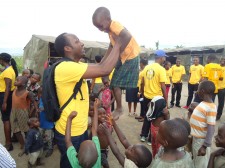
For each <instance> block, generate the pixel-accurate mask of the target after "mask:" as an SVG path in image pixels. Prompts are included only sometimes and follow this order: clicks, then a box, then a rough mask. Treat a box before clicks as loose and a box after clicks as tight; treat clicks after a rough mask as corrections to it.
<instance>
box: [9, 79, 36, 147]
mask: <svg viewBox="0 0 225 168" xmlns="http://www.w3.org/2000/svg"><path fill="white" fill-rule="evenodd" d="M27 82H28V79H27V77H25V76H18V77H17V78H16V81H15V83H14V86H16V89H15V90H14V92H13V95H12V113H11V116H10V122H11V129H12V131H13V133H14V134H15V135H16V138H17V140H18V141H19V143H20V145H21V146H20V148H21V149H23V148H24V138H23V135H22V134H21V132H24V133H25V134H26V133H27V131H28V130H29V127H28V125H27V121H28V119H29V111H30V103H34V105H35V109H36V110H37V104H36V102H35V100H34V96H33V93H32V92H29V91H27V90H26V86H27Z"/></svg>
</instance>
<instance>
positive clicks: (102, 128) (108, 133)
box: [99, 123, 110, 135]
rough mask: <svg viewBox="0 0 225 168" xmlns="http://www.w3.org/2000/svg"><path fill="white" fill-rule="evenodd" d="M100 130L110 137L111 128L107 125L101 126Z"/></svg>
mask: <svg viewBox="0 0 225 168" xmlns="http://www.w3.org/2000/svg"><path fill="white" fill-rule="evenodd" d="M99 129H100V130H101V131H102V132H104V133H105V134H106V135H110V131H109V128H107V126H106V124H104V123H103V124H100V125H99Z"/></svg>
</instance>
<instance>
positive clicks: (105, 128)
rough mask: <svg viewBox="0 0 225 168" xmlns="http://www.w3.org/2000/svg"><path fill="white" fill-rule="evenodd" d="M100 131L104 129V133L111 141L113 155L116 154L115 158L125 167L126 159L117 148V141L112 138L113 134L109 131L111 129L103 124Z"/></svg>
mask: <svg viewBox="0 0 225 168" xmlns="http://www.w3.org/2000/svg"><path fill="white" fill-rule="evenodd" d="M99 128H100V129H102V130H103V131H104V133H105V134H106V136H107V138H108V141H109V146H110V148H111V150H112V153H113V154H114V156H115V157H116V158H117V160H118V161H119V163H120V164H121V165H122V166H124V162H125V157H124V156H123V154H122V153H120V150H119V148H118V147H117V145H116V143H115V140H114V139H113V137H112V134H111V132H110V130H109V128H107V127H106V126H105V125H103V124H101V125H100V126H99Z"/></svg>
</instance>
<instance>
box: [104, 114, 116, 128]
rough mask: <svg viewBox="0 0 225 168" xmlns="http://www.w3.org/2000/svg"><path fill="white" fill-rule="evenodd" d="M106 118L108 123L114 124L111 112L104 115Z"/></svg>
mask: <svg viewBox="0 0 225 168" xmlns="http://www.w3.org/2000/svg"><path fill="white" fill-rule="evenodd" d="M106 119H107V123H108V124H109V125H112V126H113V124H114V122H115V121H114V119H113V116H112V114H107V115H106Z"/></svg>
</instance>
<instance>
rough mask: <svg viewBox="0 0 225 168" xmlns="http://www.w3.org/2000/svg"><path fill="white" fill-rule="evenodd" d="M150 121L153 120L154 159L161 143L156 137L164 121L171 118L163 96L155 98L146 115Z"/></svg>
mask: <svg viewBox="0 0 225 168" xmlns="http://www.w3.org/2000/svg"><path fill="white" fill-rule="evenodd" d="M146 116H147V118H148V120H151V121H152V122H151V128H150V129H151V142H152V154H153V158H154V157H155V155H156V154H157V152H158V150H159V147H160V143H159V142H158V141H157V139H156V136H157V134H158V131H159V125H160V123H161V122H162V121H163V120H168V119H169V118H170V114H169V111H168V109H167V107H166V101H165V99H164V98H163V97H162V96H155V97H154V98H153V99H152V101H151V105H150V107H149V109H148V111H147V114H146Z"/></svg>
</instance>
